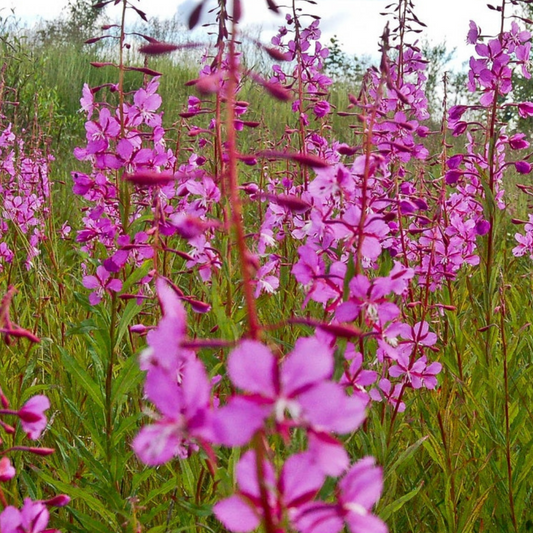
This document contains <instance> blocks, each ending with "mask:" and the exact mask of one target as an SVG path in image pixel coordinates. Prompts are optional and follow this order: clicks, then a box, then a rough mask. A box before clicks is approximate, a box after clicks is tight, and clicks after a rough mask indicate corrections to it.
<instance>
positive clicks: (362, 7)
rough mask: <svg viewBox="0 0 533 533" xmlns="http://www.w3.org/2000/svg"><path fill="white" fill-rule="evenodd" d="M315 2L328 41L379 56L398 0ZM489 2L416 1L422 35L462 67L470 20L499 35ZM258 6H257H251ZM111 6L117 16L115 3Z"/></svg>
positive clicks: (251, 17) (36, 4)
mask: <svg viewBox="0 0 533 533" xmlns="http://www.w3.org/2000/svg"><path fill="white" fill-rule="evenodd" d="M132 1H133V2H134V5H135V6H137V7H139V8H140V9H142V10H143V11H145V12H146V14H147V15H148V17H151V16H158V17H160V18H165V17H171V16H172V15H174V13H175V12H176V11H178V13H179V14H180V16H181V18H182V19H184V20H185V19H186V18H187V15H188V14H189V12H190V10H191V7H194V6H195V5H196V3H197V0H150V1H146V0H141V1H138V2H135V0H132ZM210 1H212V2H214V0H210ZM315 1H316V3H317V5H315V6H313V5H310V4H305V3H303V2H302V3H301V6H302V7H303V6H306V5H308V6H309V12H311V13H314V14H316V15H319V16H321V17H322V21H321V28H322V32H323V44H325V45H327V44H328V43H329V39H330V37H332V36H333V35H337V37H338V39H339V41H340V43H341V44H342V45H343V49H344V50H345V51H346V52H348V53H350V54H357V55H370V56H376V54H377V49H378V44H377V43H378V40H379V37H380V35H381V33H382V31H383V27H384V24H385V18H384V17H382V16H380V15H379V13H380V11H383V10H384V8H385V6H386V5H388V4H390V3H392V2H393V0H315ZM279 3H286V2H279ZM66 4H67V0H0V9H1V8H2V7H3V8H4V9H3V10H1V11H0V17H5V16H7V15H8V14H9V9H10V8H14V9H15V15H16V16H17V17H19V18H21V19H22V20H35V18H38V17H42V18H54V17H57V16H59V15H60V14H61V11H62V10H63V9H64V7H65V5H66ZM486 4H487V0H444V1H442V0H415V13H416V15H417V16H418V18H419V19H420V20H421V21H422V22H424V23H426V24H427V29H426V31H425V32H424V33H423V34H420V37H419V38H420V39H427V40H430V41H431V42H433V43H434V44H438V43H441V42H446V44H447V46H448V49H449V50H451V49H453V48H456V49H457V54H456V57H457V59H456V61H455V62H454V66H456V67H459V66H460V65H461V63H462V62H464V61H467V60H468V58H469V56H470V53H471V50H472V48H473V47H467V46H466V44H465V39H466V33H467V31H468V24H469V21H470V20H475V21H476V22H477V23H478V25H480V26H481V28H482V30H483V33H484V34H491V33H494V32H496V31H497V29H498V27H499V22H498V19H499V17H498V13H496V12H495V11H490V10H488V9H487V7H486ZM243 5H244V9H245V22H246V23H248V24H254V25H259V26H261V27H262V28H264V29H265V34H266V32H267V31H268V34H269V35H271V34H272V33H273V32H272V28H276V27H277V26H279V25H280V24H281V23H282V19H280V18H279V17H276V16H274V15H273V14H271V12H270V11H268V10H267V8H266V2H265V1H264V0H243ZM252 5H253V6H254V7H253V8H250V6H252ZM108 9H109V14H110V15H111V16H112V10H113V6H112V5H111V6H109V8H108ZM114 9H115V10H116V11H117V10H118V8H114ZM252 9H253V10H252ZM204 11H207V9H205V10H204ZM204 17H205V15H204ZM204 20H208V19H207V18H205V19H204ZM413 35H414V34H413Z"/></svg>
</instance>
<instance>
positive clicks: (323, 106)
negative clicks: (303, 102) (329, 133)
mask: <svg viewBox="0 0 533 533" xmlns="http://www.w3.org/2000/svg"><path fill="white" fill-rule="evenodd" d="M330 111H331V106H330V105H329V102H328V101H327V100H320V101H319V102H317V103H316V104H315V106H314V108H313V112H314V113H315V115H316V116H317V117H318V118H323V117H325V116H326V115H327V114H328V113H330Z"/></svg>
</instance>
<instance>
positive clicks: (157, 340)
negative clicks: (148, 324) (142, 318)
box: [139, 278, 194, 378]
mask: <svg viewBox="0 0 533 533" xmlns="http://www.w3.org/2000/svg"><path fill="white" fill-rule="evenodd" d="M156 289H157V296H158V298H159V302H160V304H161V308H162V310H163V318H161V320H160V321H159V324H158V325H157V328H156V329H154V330H151V331H150V332H149V333H148V335H147V341H148V347H147V348H145V349H144V350H143V352H142V353H141V356H140V363H139V366H140V367H141V370H148V371H150V370H152V369H163V370H164V371H165V373H166V374H168V375H169V376H170V377H172V378H173V377H175V376H176V375H177V374H178V370H179V369H180V367H181V366H182V365H183V364H184V362H185V361H186V360H189V359H192V358H193V357H194V355H193V353H192V352H191V351H190V350H187V349H184V348H183V347H182V343H183V341H185V339H186V335H187V313H186V311H185V308H184V307H183V304H182V303H181V301H180V299H179V297H178V295H177V293H176V291H175V290H174V289H173V288H172V287H171V286H170V285H169V284H168V283H167V282H166V281H165V280H164V279H163V278H157V280H156Z"/></svg>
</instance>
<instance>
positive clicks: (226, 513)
mask: <svg viewBox="0 0 533 533" xmlns="http://www.w3.org/2000/svg"><path fill="white" fill-rule="evenodd" d="M324 479H325V475H324V474H323V473H322V472H321V471H320V470H319V469H317V468H316V467H315V466H314V465H313V462H312V460H311V458H310V456H309V454H307V453H300V454H297V455H292V456H291V457H289V458H288V459H287V460H286V461H285V464H284V466H283V469H282V471H281V475H280V477H279V481H278V482H277V483H276V479H275V474H274V469H273V468H272V465H271V464H270V463H269V462H267V461H264V463H263V480H264V483H265V485H266V487H267V498H268V502H267V503H268V506H269V512H270V516H271V518H272V520H273V522H274V524H275V525H277V524H279V523H280V522H281V521H282V519H283V516H284V515H286V516H288V518H289V520H291V519H292V518H293V517H295V516H297V515H298V514H299V509H300V508H302V507H303V506H304V505H305V504H306V503H308V502H310V501H311V500H312V499H313V498H314V497H315V496H316V494H317V493H318V491H319V490H320V488H321V487H322V484H323V482H324ZM237 483H238V485H239V490H238V491H237V493H236V494H234V495H233V496H230V497H229V498H226V499H224V500H222V501H220V502H218V503H217V504H215V506H214V507H213V511H214V513H215V515H216V517H217V518H218V519H219V520H220V521H221V522H222V523H223V524H224V526H225V527H226V528H227V529H229V530H231V531H234V532H236V533H246V532H248V531H252V530H253V529H255V528H256V527H257V526H258V525H259V523H260V521H261V520H262V519H264V509H263V506H262V502H261V493H260V488H259V483H258V479H257V464H256V456H255V453H254V451H253V450H249V451H247V452H246V453H245V454H244V455H243V456H242V457H241V459H240V461H239V463H238V465H237ZM275 487H277V488H278V490H274V489H275Z"/></svg>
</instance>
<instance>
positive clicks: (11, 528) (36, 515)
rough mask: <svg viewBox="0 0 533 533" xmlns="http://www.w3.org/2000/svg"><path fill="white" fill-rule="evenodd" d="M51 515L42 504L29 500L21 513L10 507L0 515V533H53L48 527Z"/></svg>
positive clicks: (26, 500) (25, 502) (25, 501)
mask: <svg viewBox="0 0 533 533" xmlns="http://www.w3.org/2000/svg"><path fill="white" fill-rule="evenodd" d="M49 517H50V514H49V512H48V509H47V508H46V506H45V505H44V504H43V503H42V502H34V501H32V500H30V499H29V498H26V499H25V500H24V505H23V506H22V509H21V510H20V511H19V510H18V509H17V508H16V507H13V506H12V505H10V506H9V507H6V508H5V509H4V510H3V511H2V514H0V531H1V532H2V533H41V532H43V533H44V532H45V531H47V532H49V533H52V532H53V531H56V530H52V529H45V528H46V527H47V526H48V519H49Z"/></svg>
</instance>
